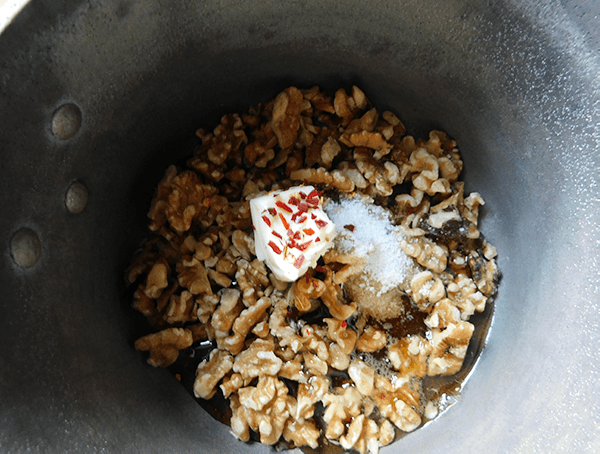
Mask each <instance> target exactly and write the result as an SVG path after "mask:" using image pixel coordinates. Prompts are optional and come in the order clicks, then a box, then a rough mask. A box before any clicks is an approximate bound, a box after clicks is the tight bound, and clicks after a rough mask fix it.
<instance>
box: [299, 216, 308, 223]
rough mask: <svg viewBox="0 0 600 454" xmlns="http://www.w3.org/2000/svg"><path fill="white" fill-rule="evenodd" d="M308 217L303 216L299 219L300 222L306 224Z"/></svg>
mask: <svg viewBox="0 0 600 454" xmlns="http://www.w3.org/2000/svg"><path fill="white" fill-rule="evenodd" d="M306 219H307V217H306V216H302V217H301V218H300V219H298V224H304V223H305V222H306Z"/></svg>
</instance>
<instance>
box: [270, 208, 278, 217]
mask: <svg viewBox="0 0 600 454" xmlns="http://www.w3.org/2000/svg"><path fill="white" fill-rule="evenodd" d="M269 214H270V215H271V216H275V215H277V210H276V209H275V208H269Z"/></svg>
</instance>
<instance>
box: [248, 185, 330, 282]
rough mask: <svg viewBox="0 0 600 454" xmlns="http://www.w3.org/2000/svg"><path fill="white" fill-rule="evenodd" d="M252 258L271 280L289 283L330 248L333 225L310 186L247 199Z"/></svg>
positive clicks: (313, 264)
mask: <svg viewBox="0 0 600 454" xmlns="http://www.w3.org/2000/svg"><path fill="white" fill-rule="evenodd" d="M250 211H251V214H252V224H253V225H254V244H255V249H256V256H257V257H258V259H259V260H261V261H264V262H265V263H266V264H267V266H268V267H269V268H270V269H271V271H272V272H273V274H274V275H275V277H277V279H279V280H281V281H285V282H293V281H296V280H298V278H299V277H301V276H303V275H304V274H305V273H306V271H307V270H308V269H309V268H311V267H312V268H314V267H316V266H317V260H319V258H320V257H321V256H322V255H323V254H325V252H327V250H328V249H329V248H330V247H331V246H332V244H333V239H334V238H335V235H336V231H335V225H334V224H333V222H331V220H330V219H329V218H328V217H327V214H325V212H324V211H323V209H322V200H321V197H320V193H319V192H318V191H317V190H316V189H315V188H314V187H312V186H294V187H292V188H290V189H287V190H285V191H273V192H270V193H268V194H266V195H264V196H261V197H256V198H254V199H252V200H250Z"/></svg>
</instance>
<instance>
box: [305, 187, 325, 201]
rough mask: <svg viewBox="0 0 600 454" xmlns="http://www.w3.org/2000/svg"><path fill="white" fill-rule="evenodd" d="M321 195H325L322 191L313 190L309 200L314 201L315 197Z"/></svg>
mask: <svg viewBox="0 0 600 454" xmlns="http://www.w3.org/2000/svg"><path fill="white" fill-rule="evenodd" d="M321 194H323V192H322V191H317V190H316V189H313V190H312V191H310V194H308V198H309V199H313V198H315V197H319V196H320V195H321Z"/></svg>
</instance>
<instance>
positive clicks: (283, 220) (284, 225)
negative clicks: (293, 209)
mask: <svg viewBox="0 0 600 454" xmlns="http://www.w3.org/2000/svg"><path fill="white" fill-rule="evenodd" d="M277 214H278V215H279V219H281V222H283V227H284V228H285V229H286V230H288V229H289V228H290V224H289V223H288V221H286V220H285V217H284V216H283V214H281V213H277Z"/></svg>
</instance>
